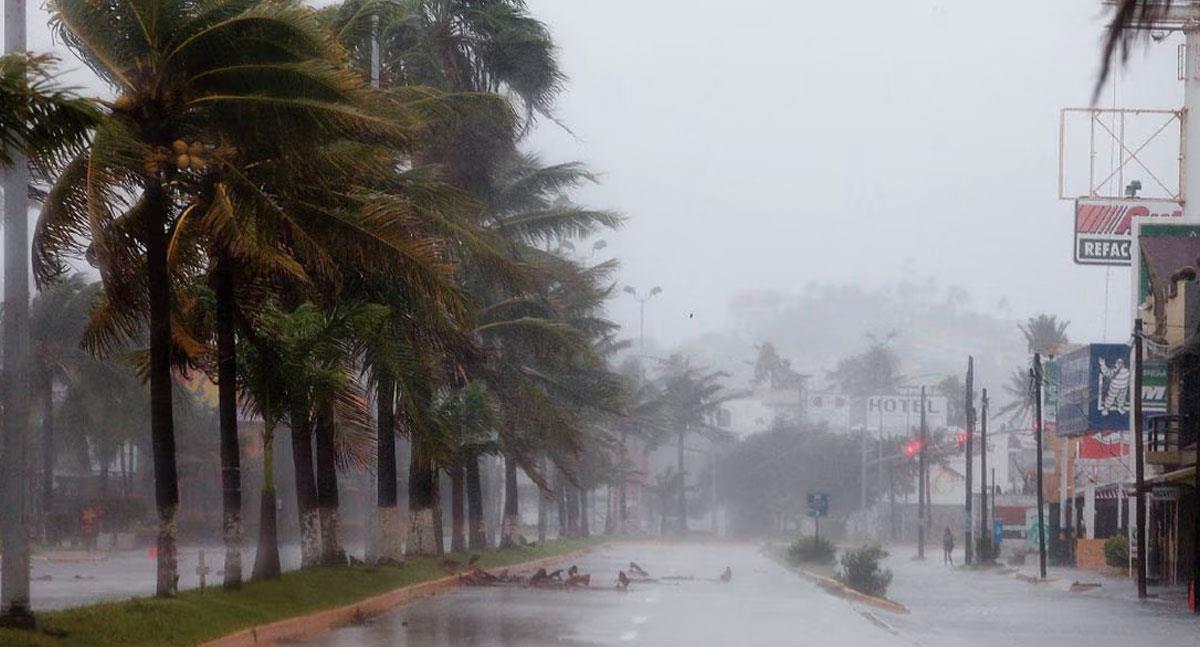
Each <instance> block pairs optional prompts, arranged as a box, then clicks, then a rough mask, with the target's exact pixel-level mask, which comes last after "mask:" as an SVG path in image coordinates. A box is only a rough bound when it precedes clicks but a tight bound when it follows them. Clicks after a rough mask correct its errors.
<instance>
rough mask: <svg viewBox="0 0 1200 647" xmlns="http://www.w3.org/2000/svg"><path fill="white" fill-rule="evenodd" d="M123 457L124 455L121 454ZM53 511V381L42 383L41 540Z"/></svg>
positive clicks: (48, 534) (46, 535)
mask: <svg viewBox="0 0 1200 647" xmlns="http://www.w3.org/2000/svg"><path fill="white" fill-rule="evenodd" d="M121 457H122V458H124V457H125V455H124V454H121ZM52 512H54V383H53V382H51V381H50V380H46V383H45V384H43V385H42V541H48V540H49V539H50V515H51V513H52Z"/></svg>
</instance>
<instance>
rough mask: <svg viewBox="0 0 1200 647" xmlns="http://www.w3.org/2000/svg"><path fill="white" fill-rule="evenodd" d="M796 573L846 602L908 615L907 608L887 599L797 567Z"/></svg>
mask: <svg viewBox="0 0 1200 647" xmlns="http://www.w3.org/2000/svg"><path fill="white" fill-rule="evenodd" d="M796 572H798V573H800V575H801V576H802V577H805V578H807V579H809V580H811V581H813V582H816V584H817V586H819V587H821V588H823V589H825V590H826V591H828V592H830V593H832V594H834V595H837V596H841V597H843V598H846V599H847V600H853V601H855V602H859V603H861V604H866V605H869V606H872V607H875V608H876V609H883V610H884V611H891V612H892V613H902V614H907V613H909V611H908V607H906V606H904V605H903V604H900V603H899V602H896V601H894V600H888V599H887V598H878V597H875V596H873V595H867V594H866V593H862V592H859V591H855V590H854V589H852V588H850V587H848V586H846V585H845V584H842V583H841V582H839V581H837V580H835V579H833V578H832V577H827V576H825V575H818V574H816V573H813V572H811V571H807V570H804V569H803V568H799V567H797V568H796Z"/></svg>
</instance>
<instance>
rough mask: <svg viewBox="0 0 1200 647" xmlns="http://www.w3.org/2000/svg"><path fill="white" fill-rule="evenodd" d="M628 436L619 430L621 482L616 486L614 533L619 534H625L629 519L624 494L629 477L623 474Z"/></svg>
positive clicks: (626, 456)
mask: <svg viewBox="0 0 1200 647" xmlns="http://www.w3.org/2000/svg"><path fill="white" fill-rule="evenodd" d="M628 436H629V434H628V433H627V432H626V431H625V430H624V429H622V430H621V448H620V452H621V463H620V465H621V482H620V484H619V485H618V486H617V487H618V488H619V489H618V490H617V524H616V532H618V533H621V534H624V533H625V527H626V526H627V525H628V524H627V522H626V520H627V519H628V518H629V507H628V504H627V502H626V499H625V492H626V488H627V487H628V482H629V477H628V476H627V475H626V474H625V461H626V459H627V458H628V453H627V451H626V447H625V441H626V440H627V437H628Z"/></svg>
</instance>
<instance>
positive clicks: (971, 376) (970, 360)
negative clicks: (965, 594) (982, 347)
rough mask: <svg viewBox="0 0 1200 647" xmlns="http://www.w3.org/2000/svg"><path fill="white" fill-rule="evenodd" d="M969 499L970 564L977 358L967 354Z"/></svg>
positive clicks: (966, 550) (966, 553) (966, 559)
mask: <svg viewBox="0 0 1200 647" xmlns="http://www.w3.org/2000/svg"><path fill="white" fill-rule="evenodd" d="M966 400H967V401H966V412H967V442H966V445H967V447H966V450H967V466H966V476H967V487H966V488H964V489H965V490H966V495H967V500H966V504H965V506H966V507H965V508H964V510H963V522H964V523H963V527H964V530H963V563H964V564H967V565H970V564H971V562H972V561H973V559H974V557H975V542H974V541H972V537H971V535H972V530H971V529H972V527H974V525H975V518H974V517H973V516H972V515H971V500H972V499H973V498H974V493H973V492H971V482H972V479H971V477H972V463H974V462H975V452H974V451H972V450H973V449H974V448H975V446H974V440H973V437H974V436H975V358H974V357H972V356H970V355H968V356H967V399H966Z"/></svg>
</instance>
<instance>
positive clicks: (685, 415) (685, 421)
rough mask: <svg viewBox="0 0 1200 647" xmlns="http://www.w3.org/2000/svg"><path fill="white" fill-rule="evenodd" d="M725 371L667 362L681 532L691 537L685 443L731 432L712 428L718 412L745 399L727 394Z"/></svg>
mask: <svg viewBox="0 0 1200 647" xmlns="http://www.w3.org/2000/svg"><path fill="white" fill-rule="evenodd" d="M728 376H729V374H728V373H725V372H723V371H704V370H699V369H696V368H693V367H692V366H691V365H690V362H689V361H688V360H687V358H685V357H683V356H681V355H674V356H672V357H670V358H669V359H668V360H667V363H666V365H665V366H664V372H663V376H662V381H663V392H664V397H665V399H666V401H667V403H668V404H667V407H668V409H669V412H670V418H671V423H672V425H673V426H674V428H675V430H674V431H675V436H676V442H677V445H676V449H677V452H676V453H677V456H676V461H677V467H676V473H677V474H678V478H679V487H678V489H677V491H676V494H677V496H678V507H677V509H676V510H677V513H678V515H679V528H678V530H679V532H680V533H681V534H686V533H687V488H686V481H687V468H686V465H685V464H684V441H685V439H686V437H687V435H688V434H696V435H700V436H705V437H708V438H718V437H722V436H724V435H725V434H726V433H727V432H724V431H722V430H721V429H719V428H717V427H716V426H715V425H713V424H712V419H713V417H714V416H715V415H716V411H717V409H718V408H720V406H721V404H723V403H724V402H726V401H728V400H730V399H733V398H737V397H741V395H742V394H741V393H732V392H728V391H726V390H725V387H724V386H723V385H722V384H721V383H720V380H721V379H723V378H725V377H728Z"/></svg>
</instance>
